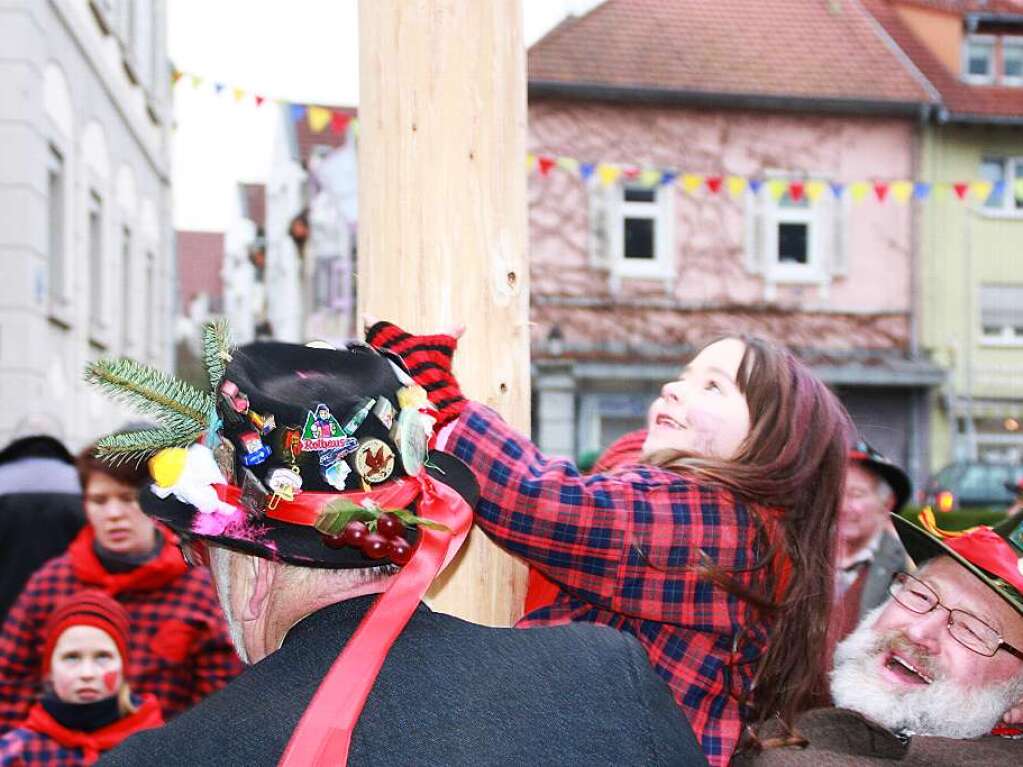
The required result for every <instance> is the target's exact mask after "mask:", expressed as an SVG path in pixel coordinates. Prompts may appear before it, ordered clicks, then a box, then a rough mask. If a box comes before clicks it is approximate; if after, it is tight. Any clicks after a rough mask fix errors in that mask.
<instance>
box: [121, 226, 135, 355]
mask: <svg viewBox="0 0 1023 767" xmlns="http://www.w3.org/2000/svg"><path fill="white" fill-rule="evenodd" d="M131 248H132V242H131V228H130V227H127V226H125V227H121V348H122V349H123V350H127V349H128V348H129V347H130V346H131V336H132V330H133V328H132V322H134V320H135V317H134V313H133V311H132V306H133V302H134V300H135V291H134V289H133V287H134V286H133V284H132V276H133V272H132V253H131Z"/></svg>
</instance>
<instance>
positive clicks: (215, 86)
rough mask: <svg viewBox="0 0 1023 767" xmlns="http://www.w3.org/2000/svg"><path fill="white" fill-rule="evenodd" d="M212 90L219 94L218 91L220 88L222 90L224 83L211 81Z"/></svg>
mask: <svg viewBox="0 0 1023 767" xmlns="http://www.w3.org/2000/svg"><path fill="white" fill-rule="evenodd" d="M213 90H214V91H216V93H217V95H218V96H219V95H220V92H221V91H222V90H224V84H223V83H213Z"/></svg>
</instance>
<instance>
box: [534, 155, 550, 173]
mask: <svg viewBox="0 0 1023 767" xmlns="http://www.w3.org/2000/svg"><path fill="white" fill-rule="evenodd" d="M554 162H555V161H554V158H553V157H551V156H550V155H546V154H542V155H539V156H538V157H537V158H536V165H537V167H538V168H539V169H540V175H541V176H549V175H550V174H551V168H553V167H554Z"/></svg>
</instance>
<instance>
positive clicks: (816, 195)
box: [806, 179, 828, 202]
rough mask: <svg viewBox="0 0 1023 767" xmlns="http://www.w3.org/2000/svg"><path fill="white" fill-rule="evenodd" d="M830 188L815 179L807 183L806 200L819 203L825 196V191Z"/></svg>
mask: <svg viewBox="0 0 1023 767" xmlns="http://www.w3.org/2000/svg"><path fill="white" fill-rule="evenodd" d="M827 188H828V185H827V184H825V183H824V182H823V181H820V180H818V179H813V180H811V181H807V182H806V199H808V200H809V201H810V202H817V200H819V199H820V198H821V195H822V194H824V191H825V190H826V189H827Z"/></svg>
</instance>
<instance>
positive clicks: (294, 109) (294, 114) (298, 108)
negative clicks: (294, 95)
mask: <svg viewBox="0 0 1023 767" xmlns="http://www.w3.org/2000/svg"><path fill="white" fill-rule="evenodd" d="M305 113H306V106H305V104H292V105H291V119H292V121H293V122H298V121H299V120H301V119H302V118H303V117H305Z"/></svg>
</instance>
